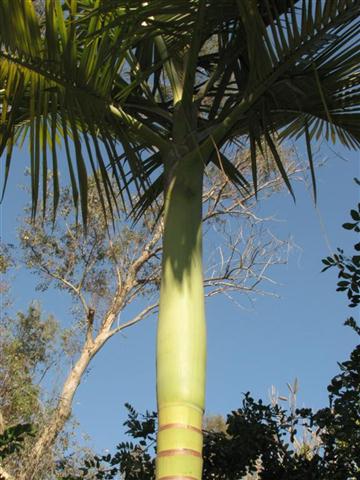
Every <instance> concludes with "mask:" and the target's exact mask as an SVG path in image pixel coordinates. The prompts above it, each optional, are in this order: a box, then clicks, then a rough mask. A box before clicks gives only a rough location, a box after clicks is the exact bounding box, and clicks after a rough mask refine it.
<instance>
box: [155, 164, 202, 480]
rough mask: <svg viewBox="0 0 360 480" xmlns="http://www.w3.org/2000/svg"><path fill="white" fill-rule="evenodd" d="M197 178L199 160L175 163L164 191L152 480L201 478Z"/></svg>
mask: <svg viewBox="0 0 360 480" xmlns="http://www.w3.org/2000/svg"><path fill="white" fill-rule="evenodd" d="M202 179H203V163H202V161H201V160H200V159H199V158H195V159H193V160H192V161H191V162H190V161H189V162H188V161H186V162H184V161H181V159H180V160H179V161H178V162H177V164H176V165H175V167H174V168H173V170H172V173H171V175H170V178H169V186H168V189H167V193H166V200H165V232H164V256H163V271H162V283H161V292H160V314H159V324H158V337H157V397H158V414H159V433H158V446H157V448H158V451H157V467H156V479H157V480H170V479H179V480H180V479H184V480H185V479H194V480H200V479H201V474H202V417H203V410H204V396H205V368H206V327H205V312H204V291H203V274H202V232H201V219H202Z"/></svg>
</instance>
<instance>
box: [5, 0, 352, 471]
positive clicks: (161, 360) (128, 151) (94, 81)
mask: <svg viewBox="0 0 360 480" xmlns="http://www.w3.org/2000/svg"><path fill="white" fill-rule="evenodd" d="M359 13H360V1H359V0H325V1H322V0H316V1H314V2H312V1H311V0H303V1H302V2H298V1H296V0H261V1H256V0H244V1H240V0H222V1H218V0H192V1H189V0H178V1H176V2H169V1H166V0H151V1H149V2H148V1H143V2H141V1H138V0H108V1H105V0H104V1H100V0H82V1H76V0H69V1H67V2H62V1H61V0H48V1H46V2H45V17H44V20H43V21H42V24H41V25H40V21H39V18H38V17H37V16H36V13H35V11H34V8H33V6H32V4H31V2H22V1H20V0H11V1H10V0H3V1H2V2H1V4H0V41H1V48H0V58H1V70H0V90H1V105H2V110H1V131H0V132H1V133H0V135H1V138H0V149H1V150H0V151H1V152H4V157H5V183H6V179H7V178H8V172H9V168H10V165H11V159H12V152H13V147H14V145H15V144H16V143H17V142H21V141H23V139H24V138H28V142H29V145H30V169H31V173H32V200H33V215H35V214H36V206H37V203H38V198H39V192H40V190H41V188H42V190H43V195H42V199H43V201H42V203H43V208H45V207H46V188H47V187H46V181H45V179H46V177H47V170H48V160H49V158H50V157H51V158H52V168H53V170H54V177H53V178H54V180H53V190H54V197H53V198H54V211H56V207H57V203H58V196H59V194H58V192H59V176H58V171H59V169H60V165H59V162H60V157H59V156H58V142H59V138H60V137H62V143H63V144H64V148H65V154H66V155H65V157H66V161H65V163H66V164H67V169H68V176H69V179H70V182H71V186H72V192H73V200H74V204H75V207H76V208H78V206H80V207H79V208H80V209H81V213H82V217H83V221H84V222H85V223H86V220H87V200H88V198H87V170H88V169H91V170H92V173H93V175H94V177H95V181H96V185H97V189H98V193H99V197H100V198H101V201H102V205H103V211H104V214H105V213H106V214H107V215H115V214H116V212H115V211H114V210H113V209H112V208H111V205H112V203H113V200H116V201H119V202H120V201H121V198H123V197H124V196H126V195H128V196H129V197H130V198H131V197H132V193H133V192H134V189H135V190H137V192H138V193H139V194H140V195H141V198H140V201H139V202H137V204H135V205H134V207H133V210H132V211H133V214H134V217H135V219H138V218H140V217H141V215H142V214H143V213H144V212H145V211H146V210H147V208H150V207H151V205H153V203H154V202H156V200H157V199H158V198H160V195H161V193H162V192H164V212H163V215H164V222H165V230H164V236H163V264H162V265H163V266H162V283H161V291H160V314H159V325H158V343H157V345H158V346H157V396H158V413H159V433H158V449H157V452H158V453H157V454H158V460H157V478H158V479H165V478H167V479H171V478H189V479H190V478H191V479H199V478H201V470H202V460H201V449H202V435H201V420H202V414H203V409H204V392H205V356H206V346H205V343H206V342H205V316H204V293H203V283H202V253H201V252H202V234H201V218H202V212H201V205H202V194H201V193H202V183H203V176H204V171H205V168H206V166H207V165H208V164H209V163H210V162H212V163H213V164H214V165H216V166H217V167H218V169H219V171H220V172H222V174H225V175H227V176H228V178H229V179H231V181H232V182H233V183H234V184H235V185H236V186H237V187H238V189H239V193H240V194H241V192H244V191H245V192H246V190H247V189H249V181H250V179H249V178H248V177H247V176H246V175H245V174H244V172H242V171H241V170H239V169H237V168H236V167H234V165H233V164H232V163H231V161H230V160H229V159H228V158H227V155H226V154H227V148H229V145H231V144H232V143H234V142H238V141H239V139H242V140H243V141H244V142H247V143H248V145H249V146H250V149H251V160H250V163H251V167H252V181H253V183H254V186H255V190H256V188H257V154H258V153H259V152H261V151H262V149H263V148H264V144H265V145H266V147H267V148H268V150H269V151H270V152H271V154H272V156H273V158H274V162H275V163H276V165H277V168H278V169H279V172H280V173H281V175H282V177H283V179H284V182H285V183H286V185H287V187H288V189H289V191H290V193H291V194H292V195H293V191H292V187H291V184H290V182H289V179H288V175H287V173H286V170H285V169H284V166H283V164H282V162H281V159H280V156H279V153H278V150H277V147H276V142H275V140H276V139H277V140H278V141H279V140H285V139H288V138H293V137H295V138H297V137H300V136H304V138H305V143H306V147H307V151H308V155H309V162H310V163H309V168H310V171H311V174H312V178H313V183H314V194H315V196H316V189H315V180H314V165H313V161H312V155H311V141H312V139H313V138H314V137H315V138H320V137H321V136H322V135H325V137H326V138H331V140H333V141H336V140H339V141H340V142H341V143H342V144H344V145H345V146H347V147H349V148H356V147H358V146H359V141H360V90H359V86H360V72H359V60H360V53H359V45H358V43H359V40H358V39H359V30H360V15H359ZM209 42H210V44H211V48H208V45H209ZM48 147H49V148H48ZM110 172H111V174H110ZM111 175H112V176H113V177H114V178H115V180H116V183H117V187H118V188H117V189H116V190H115V189H114V188H113V187H112V183H111V179H110V176H111Z"/></svg>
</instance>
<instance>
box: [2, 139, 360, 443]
mask: <svg viewBox="0 0 360 480" xmlns="http://www.w3.org/2000/svg"><path fill="white" fill-rule="evenodd" d="M338 152H339V153H340V154H341V157H342V158H340V157H339V156H337V155H335V154H334V152H332V151H331V149H329V147H327V146H326V145H323V146H322V148H321V151H320V154H319V155H318V156H319V158H324V157H327V158H328V161H327V163H326V165H325V166H323V167H321V168H320V169H319V170H318V174H317V176H318V190H319V202H318V208H317V209H315V208H314V205H313V203H312V200H311V194H310V192H309V191H308V190H307V189H306V187H305V185H304V184H303V183H299V184H297V185H295V190H296V198H297V203H296V205H294V204H293V202H292V200H291V197H290V196H289V195H288V194H287V193H286V192H283V193H280V194H277V195H274V196H273V197H271V198H270V199H269V200H266V201H265V202H263V203H262V205H261V207H260V210H261V213H262V214H263V215H274V216H275V217H276V218H277V220H279V221H277V222H274V224H273V226H272V230H273V231H274V233H276V234H277V235H278V236H279V237H280V238H286V237H289V236H292V237H293V239H294V241H295V243H296V244H297V246H298V247H299V248H298V249H296V250H295V251H294V252H293V254H292V255H291V257H290V259H289V263H288V265H286V266H279V267H277V268H276V269H274V270H273V272H272V277H273V278H274V279H276V280H277V281H278V282H279V286H278V287H277V288H276V291H277V293H278V294H279V295H280V298H279V299H274V298H271V297H258V298H257V299H256V302H255V307H254V308H253V309H252V310H243V309H239V308H238V307H236V306H235V305H234V304H232V303H231V302H230V301H229V300H227V299H226V298H224V297H221V298H220V297H218V298H216V299H212V300H210V301H209V302H208V304H207V317H208V380H207V413H210V414H211V413H222V414H226V413H227V412H229V411H230V410H231V409H236V408H237V407H238V406H240V404H241V401H242V393H243V392H246V391H248V390H250V391H251V392H252V394H253V395H254V396H255V397H256V398H259V397H262V398H263V399H265V400H267V399H268V392H269V388H270V387H271V385H275V386H276V387H277V389H278V390H279V391H280V392H281V393H282V394H284V395H286V394H287V388H286V382H290V383H291V382H292V381H293V380H294V378H295V377H298V379H299V383H300V392H299V395H298V400H299V403H298V404H299V406H309V407H314V408H318V407H321V406H323V405H324V404H325V403H326V401H327V393H326V386H327V384H328V382H329V380H330V378H331V377H332V376H334V375H335V374H336V373H337V371H338V367H337V361H341V360H344V359H346V358H347V356H348V354H349V353H350V351H351V350H352V348H353V347H354V345H355V344H356V341H357V338H356V336H355V335H354V334H353V333H352V332H351V330H350V329H348V328H346V327H344V326H343V325H342V324H343V322H344V320H345V319H346V317H347V316H349V315H350V311H349V309H348V308H347V307H346V305H347V302H346V298H345V296H344V295H342V294H339V293H336V292H335V287H336V275H335V271H329V272H326V273H320V270H321V268H322V264H321V259H322V258H323V257H324V256H327V255H328V254H329V247H328V244H330V246H331V250H332V251H333V250H334V249H335V248H336V247H337V246H341V247H344V248H345V249H346V248H347V249H348V250H349V251H350V252H351V247H352V245H353V244H354V243H355V237H354V234H353V233H349V232H346V231H345V230H343V229H342V228H341V225H342V223H344V222H345V221H346V220H347V218H348V212H349V210H350V208H352V207H353V206H354V205H355V204H356V202H358V201H359V188H358V187H356V185H355V183H354V182H353V177H355V176H357V177H359V176H360V174H359V162H358V160H359V154H358V153H354V152H352V153H349V152H347V151H344V150H342V149H341V150H340V149H338ZM26 156H27V152H26V151H23V152H21V153H18V154H17V156H16V158H15V162H14V165H13V170H14V171H13V173H14V175H13V176H12V178H11V179H10V185H9V188H8V192H7V195H6V197H5V201H4V203H3V206H2V212H1V213H2V219H1V230H2V239H3V240H4V241H13V239H14V231H15V228H16V222H15V218H16V216H17V215H19V214H20V213H21V209H22V207H23V206H24V204H25V201H26V197H25V196H24V193H21V192H20V191H19V190H18V189H17V188H16V185H17V183H18V182H19V181H20V179H21V172H22V171H23V168H24V164H25V161H26ZM33 285H35V278H33V277H32V276H30V275H29V274H26V272H24V271H23V270H19V272H18V274H17V275H16V278H15V281H14V288H13V298H14V300H15V308H16V309H25V308H26V307H27V305H28V304H29V302H30V301H31V300H32V299H34V298H40V299H41V301H42V304H43V306H44V309H45V311H46V312H48V313H54V314H55V316H56V317H58V318H66V316H67V312H66V309H65V308H64V305H63V297H62V296H61V294H59V293H55V294H54V293H49V294H47V295H45V296H43V297H40V294H39V292H35V291H34V288H33ZM351 313H353V312H351ZM123 319H124V320H125V318H123ZM155 329H156V322H155V320H154V319H153V320H147V321H146V322H143V323H141V324H139V325H138V326H136V327H133V328H132V329H130V330H128V331H126V334H125V335H118V336H117V337H115V338H114V339H113V340H111V341H110V342H109V343H108V344H107V345H106V346H105V348H104V349H103V350H102V351H101V352H100V354H99V355H98V356H97V358H96V359H95V361H94V362H93V364H92V366H91V368H90V371H89V373H88V374H87V375H86V376H85V378H84V379H83V382H82V384H81V386H80V388H79V390H78V393H77V395H76V398H75V402H74V413H75V417H76V419H77V420H78V421H79V422H80V426H79V429H78V431H79V438H80V436H81V432H86V433H87V434H89V435H90V437H91V441H90V444H91V445H92V446H94V447H95V449H97V451H101V450H103V449H110V450H111V449H113V448H114V446H115V445H116V444H117V443H118V442H119V441H120V440H122V439H123V438H124V436H123V432H124V429H123V427H122V422H123V421H124V419H125V409H124V406H123V405H124V403H125V402H130V403H131V404H132V405H133V406H134V407H135V408H136V409H138V410H139V411H144V410H145V409H150V410H152V409H155Z"/></svg>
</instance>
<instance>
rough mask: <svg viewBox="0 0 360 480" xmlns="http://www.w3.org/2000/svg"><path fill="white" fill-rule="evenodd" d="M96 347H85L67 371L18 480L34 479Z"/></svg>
mask: <svg viewBox="0 0 360 480" xmlns="http://www.w3.org/2000/svg"><path fill="white" fill-rule="evenodd" d="M97 350H98V348H96V347H94V346H92V347H85V348H84V349H83V351H82V352H81V355H80V357H79V359H78V360H77V362H76V364H75V365H74V367H73V368H72V369H71V372H70V373H69V375H68V377H67V379H66V381H65V383H64V386H63V389H62V392H61V394H60V399H59V402H58V404H57V406H56V408H55V410H54V411H53V413H52V415H51V417H50V420H49V421H48V422H47V424H46V425H44V426H43V428H42V430H41V431H40V435H39V437H38V439H37V441H36V443H35V445H34V446H33V448H32V452H31V457H30V458H29V459H28V461H27V462H26V465H25V466H24V471H23V472H22V473H21V474H20V476H19V478H18V480H35V479H36V478H37V474H38V468H39V466H40V465H41V459H42V457H43V456H44V454H45V453H46V452H47V451H48V450H49V449H51V448H52V446H53V445H54V443H55V441H56V438H57V436H58V435H59V433H60V432H61V431H62V429H63V428H64V426H65V423H66V421H67V420H68V418H69V417H70V415H71V410H72V401H73V398H74V395H75V392H76V390H77V388H78V386H79V384H80V381H81V378H82V375H83V373H84V372H85V370H86V368H87V367H88V365H89V363H90V360H91V359H92V358H93V356H94V355H95V353H96V352H97Z"/></svg>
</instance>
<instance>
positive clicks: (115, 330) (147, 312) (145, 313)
mask: <svg viewBox="0 0 360 480" xmlns="http://www.w3.org/2000/svg"><path fill="white" fill-rule="evenodd" d="M158 306H159V304H158V303H153V304H152V305H149V306H148V307H146V308H144V310H142V311H141V312H140V313H139V314H138V315H136V317H134V318H132V319H131V320H129V321H128V322H125V323H122V324H121V325H119V326H118V327H116V328H113V329H112V330H110V331H109V333H108V337H107V338H110V337H112V336H113V335H115V334H116V333H118V332H121V331H122V330H125V329H126V328H129V327H131V326H132V325H135V324H136V323H139V322H140V321H141V320H143V319H144V318H146V317H147V316H149V315H150V314H151V313H152V312H154V311H155V310H156V308H158Z"/></svg>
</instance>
